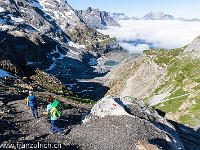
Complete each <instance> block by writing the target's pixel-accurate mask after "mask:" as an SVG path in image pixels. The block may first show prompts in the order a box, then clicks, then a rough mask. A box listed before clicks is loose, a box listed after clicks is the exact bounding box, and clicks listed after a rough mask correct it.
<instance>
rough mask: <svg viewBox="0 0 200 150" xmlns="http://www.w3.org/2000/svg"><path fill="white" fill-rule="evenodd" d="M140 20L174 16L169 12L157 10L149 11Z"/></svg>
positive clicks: (166, 18)
mask: <svg viewBox="0 0 200 150" xmlns="http://www.w3.org/2000/svg"><path fill="white" fill-rule="evenodd" d="M142 20H174V17H173V16H172V15H169V14H165V13H163V12H160V11H157V12H153V11H151V12H149V13H148V14H146V15H145V16H144V17H142Z"/></svg>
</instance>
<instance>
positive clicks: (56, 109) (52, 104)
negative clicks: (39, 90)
mask: <svg viewBox="0 0 200 150" xmlns="http://www.w3.org/2000/svg"><path fill="white" fill-rule="evenodd" d="M47 102H48V103H49V104H48V105H47V110H46V112H43V114H46V115H47V114H50V116H51V125H52V128H51V132H52V133H54V130H57V131H58V132H59V133H60V136H62V135H63V132H64V131H63V130H61V129H60V128H59V127H58V126H56V123H57V120H58V119H59V118H60V116H61V114H62V105H61V104H60V102H59V101H58V100H55V101H54V98H53V97H52V96H51V95H49V96H48V98H47Z"/></svg>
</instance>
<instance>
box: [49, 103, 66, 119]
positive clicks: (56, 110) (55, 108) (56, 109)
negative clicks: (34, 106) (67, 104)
mask: <svg viewBox="0 0 200 150" xmlns="http://www.w3.org/2000/svg"><path fill="white" fill-rule="evenodd" d="M50 105H51V106H52V110H51V114H50V116H52V117H56V118H59V117H60V116H61V115H62V109H63V107H62V105H61V103H60V102H59V101H58V100H56V101H54V102H53V103H51V104H50Z"/></svg>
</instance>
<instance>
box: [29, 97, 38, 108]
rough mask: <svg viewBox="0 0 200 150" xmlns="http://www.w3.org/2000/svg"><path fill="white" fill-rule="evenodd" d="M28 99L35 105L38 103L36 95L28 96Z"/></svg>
mask: <svg viewBox="0 0 200 150" xmlns="http://www.w3.org/2000/svg"><path fill="white" fill-rule="evenodd" d="M27 99H28V100H29V105H30V106H34V105H36V104H37V99H36V97H35V95H31V96H28V97H27Z"/></svg>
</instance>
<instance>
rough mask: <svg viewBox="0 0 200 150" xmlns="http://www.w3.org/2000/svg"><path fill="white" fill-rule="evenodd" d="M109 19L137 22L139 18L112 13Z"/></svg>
mask: <svg viewBox="0 0 200 150" xmlns="http://www.w3.org/2000/svg"><path fill="white" fill-rule="evenodd" d="M111 17H112V18H114V19H115V20H139V19H140V18H139V17H134V16H131V17H129V16H126V15H125V14H124V13H116V12H114V13H112V14H111Z"/></svg>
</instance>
